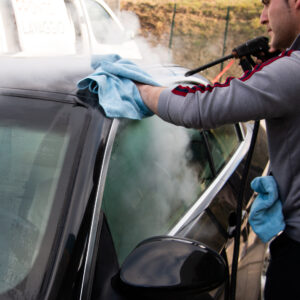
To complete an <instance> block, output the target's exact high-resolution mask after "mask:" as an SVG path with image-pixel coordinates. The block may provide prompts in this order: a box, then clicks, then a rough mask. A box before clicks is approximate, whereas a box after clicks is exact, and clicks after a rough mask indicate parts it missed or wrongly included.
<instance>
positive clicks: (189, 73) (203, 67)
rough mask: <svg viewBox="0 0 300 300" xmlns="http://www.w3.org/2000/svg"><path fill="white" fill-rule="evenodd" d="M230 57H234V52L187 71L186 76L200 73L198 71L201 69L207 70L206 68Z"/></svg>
mask: <svg viewBox="0 0 300 300" xmlns="http://www.w3.org/2000/svg"><path fill="white" fill-rule="evenodd" d="M230 58H234V55H233V54H230V55H227V56H224V57H222V58H219V59H217V60H215V61H213V62H211V63H208V64H206V65H204V66H201V67H198V68H196V69H193V70H190V71H188V72H186V73H185V74H184V76H186V77H187V76H191V75H194V74H195V73H198V72H200V71H203V70H205V69H208V68H210V67H212V66H214V65H217V64H219V63H221V62H223V61H225V60H227V59H230Z"/></svg>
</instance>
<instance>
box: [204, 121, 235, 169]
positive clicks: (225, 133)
mask: <svg viewBox="0 0 300 300" xmlns="http://www.w3.org/2000/svg"><path fill="white" fill-rule="evenodd" d="M205 134H206V137H207V140H208V144H209V148H210V151H211V154H212V158H213V161H214V165H215V169H216V172H219V171H220V170H221V169H222V168H223V166H224V165H225V164H226V162H228V161H229V159H230V158H231V156H232V154H233V153H234V151H235V150H236V149H237V147H238V145H239V139H238V135H237V132H236V127H235V126H234V125H225V126H221V127H219V128H216V129H211V130H207V131H205Z"/></svg>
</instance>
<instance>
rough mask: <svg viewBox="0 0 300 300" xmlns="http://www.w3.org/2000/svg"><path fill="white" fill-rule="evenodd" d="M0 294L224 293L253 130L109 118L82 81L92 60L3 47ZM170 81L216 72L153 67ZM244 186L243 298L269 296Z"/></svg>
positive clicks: (261, 145) (254, 167)
mask: <svg viewBox="0 0 300 300" xmlns="http://www.w3.org/2000/svg"><path fill="white" fill-rule="evenodd" d="M0 65H1V70H0V106H1V109H0V115H1V117H0V140H1V150H0V151H1V155H0V176H1V181H0V198H1V201H0V214H1V218H0V223H1V225H0V244H1V247H0V299H11V300H13V299H45V300H48V299H96V300H98V299H99V300H100V299H105V300H106V299H109V300H111V299H120V300H121V299H227V296H228V283H229V274H230V269H231V267H230V266H231V261H232V255H233V246H234V243H233V236H234V232H235V226H236V223H235V215H236V208H237V201H238V200H237V198H238V194H239V192H240V185H241V180H242V173H243V169H244V165H245V157H246V155H247V152H248V150H249V146H250V140H251V136H252V134H253V126H252V124H251V123H247V124H228V125H225V126H222V127H219V128H215V129H211V130H196V129H187V128H183V127H176V126H174V125H171V124H169V123H166V122H164V121H162V120H161V119H159V118H158V117H156V116H153V117H148V118H145V119H143V120H141V121H137V120H128V119H111V118H107V117H106V116H105V114H104V112H103V110H102V108H101V107H100V106H99V104H98V98H97V95H95V94H91V93H90V92H89V91H88V90H78V89H77V85H76V84H77V82H78V81H79V80H80V79H82V78H84V77H85V76H87V75H88V74H90V73H91V72H92V71H93V70H92V69H91V67H90V57H89V56H82V55H80V56H76V55H70V56H65V55H64V56H61V57H60V56H56V57H53V56H51V57H18V56H17V57H16V56H1V57H0ZM143 68H145V70H147V72H149V74H151V75H152V76H153V78H154V79H155V80H157V81H158V82H161V83H162V84H164V85H167V86H170V87H171V86H173V85H177V84H178V83H182V84H186V85H190V84H195V83H204V82H207V81H206V80H205V79H204V78H203V77H201V76H199V75H197V76H192V77H189V78H186V77H184V74H185V72H186V69H184V68H182V67H180V66H174V65H166V66H162V65H153V66H149V65H144V66H143ZM267 153H268V152H267V143H266V136H265V130H264V129H263V128H261V129H260V131H259V137H258V141H257V143H256V147H255V151H254V155H253V159H252V163H251V166H250V170H249V176H248V180H247V188H246V189H245V193H244V202H243V207H242V208H243V215H242V216H243V222H242V227H241V236H240V238H241V247H240V258H239V269H238V281H237V290H236V295H237V299H259V297H260V293H261V276H262V275H263V274H262V270H263V265H264V257H265V253H266V245H265V244H263V243H262V242H261V241H260V240H259V239H258V238H257V237H256V236H255V234H254V233H253V231H252V230H251V228H250V227H249V224H248V223H247V218H248V213H249V208H250V206H251V203H252V201H253V199H254V195H253V191H251V189H250V187H249V182H250V181H251V180H252V179H253V178H254V177H256V176H260V175H261V174H263V173H264V172H266V171H267V170H268V155H267Z"/></svg>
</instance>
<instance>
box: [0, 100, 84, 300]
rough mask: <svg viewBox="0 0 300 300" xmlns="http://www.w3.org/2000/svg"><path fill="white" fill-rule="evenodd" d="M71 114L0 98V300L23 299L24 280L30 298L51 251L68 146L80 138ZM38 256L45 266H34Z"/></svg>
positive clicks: (67, 109) (59, 107) (70, 156)
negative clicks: (5, 296)
mask: <svg viewBox="0 0 300 300" xmlns="http://www.w3.org/2000/svg"><path fill="white" fill-rule="evenodd" d="M73 111H75V113H76V112H77V109H76V108H73V106H72V105H63V104H61V103H55V102H50V101H41V100H40V101H38V100H31V99H26V100H24V99H22V98H21V97H18V98H14V97H6V96H2V95H0V143H1V148H0V295H1V296H0V298H1V297H2V294H3V293H5V292H7V293H9V295H11V296H9V297H8V296H7V299H8V298H9V299H16V298H15V297H17V296H14V295H19V296H18V299H19V298H20V297H21V298H22V299H23V298H25V294H23V289H24V286H23V285H21V284H20V283H21V282H22V281H23V280H24V279H25V278H26V282H27V285H26V288H28V286H30V287H31V288H30V289H28V290H26V291H27V293H28V297H30V293H31V292H33V290H36V288H34V286H35V285H36V284H38V280H43V275H44V273H43V271H44V269H43V267H46V263H47V256H46V255H48V253H49V255H50V251H54V250H55V249H54V248H52V243H53V239H54V234H55V228H56V223H55V222H58V221H57V220H58V219H59V218H60V214H61V212H60V209H61V207H63V203H64V201H65V198H66V196H65V195H66V189H67V185H68V182H69V181H68V178H69V172H70V170H71V166H72V165H73V164H74V161H73V160H74V153H73V148H74V147H75V148H76V146H74V145H72V146H73V147H72V148H71V147H70V143H71V141H74V135H75V134H76V136H77V135H78V133H79V132H80V128H79V129H78V128H76V131H75V127H76V124H80V125H81V126H82V124H83V122H82V119H81V118H80V117H78V115H76V116H75V117H74V118H73V116H72V114H71V112H73ZM73 128H74V131H75V132H74V133H73V131H72V130H73ZM77 139H78V138H77ZM75 145H76V144H75ZM70 160H71V162H70ZM62 178H63V180H62ZM58 191H59V192H58ZM54 206H55V212H53V211H52V209H53V207H54ZM50 218H51V222H50ZM49 223H51V225H50V226H49ZM45 246H46V250H45ZM41 249H43V250H41ZM41 255H42V256H43V257H44V260H43V261H42V264H45V266H44V265H42V264H39V265H38V266H36V264H35V263H36V261H37V259H38V257H41ZM40 262H41V261H40ZM36 268H38V274H39V275H38V278H39V279H38V280H37V277H36V274H35V275H32V274H33V273H34V272H36V271H37V269H36ZM44 272H45V271H44ZM31 275H32V276H33V277H31ZM32 278H34V282H32V281H31V280H32ZM6 295H7V294H6ZM20 295H21V296H20ZM26 295H27V294H26ZM1 299H2V298H1ZM5 299H6V298H5Z"/></svg>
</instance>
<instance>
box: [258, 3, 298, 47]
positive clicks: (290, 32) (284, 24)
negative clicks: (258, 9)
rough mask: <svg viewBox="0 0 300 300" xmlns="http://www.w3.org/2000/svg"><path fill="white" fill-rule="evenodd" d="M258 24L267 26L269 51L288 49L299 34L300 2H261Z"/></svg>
mask: <svg viewBox="0 0 300 300" xmlns="http://www.w3.org/2000/svg"><path fill="white" fill-rule="evenodd" d="M262 3H263V5H264V8H263V11H262V13H261V16H260V22H261V23H262V24H264V25H266V26H267V30H268V33H269V34H270V37H271V41H270V44H271V49H275V50H276V49H285V48H288V47H289V46H290V45H291V44H292V42H293V41H294V40H295V38H296V37H297V35H298V34H300V0H262Z"/></svg>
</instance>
